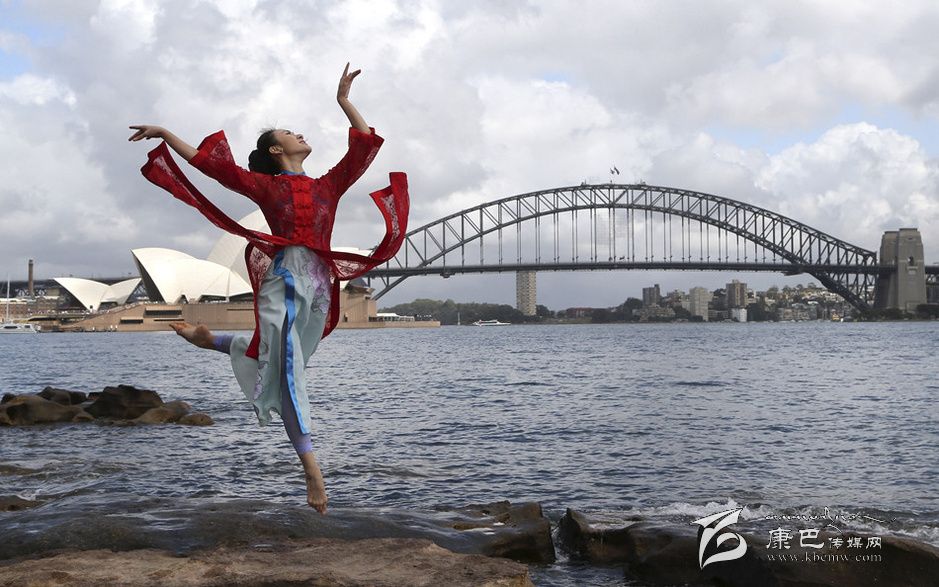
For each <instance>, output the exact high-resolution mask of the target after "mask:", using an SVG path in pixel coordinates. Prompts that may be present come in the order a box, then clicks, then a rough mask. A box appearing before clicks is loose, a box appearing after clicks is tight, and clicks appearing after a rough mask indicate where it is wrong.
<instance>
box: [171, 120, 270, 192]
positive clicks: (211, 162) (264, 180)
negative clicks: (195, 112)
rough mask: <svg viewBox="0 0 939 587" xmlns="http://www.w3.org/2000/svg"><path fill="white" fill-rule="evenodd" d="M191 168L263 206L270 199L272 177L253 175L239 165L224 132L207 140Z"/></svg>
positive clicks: (191, 162) (202, 143)
mask: <svg viewBox="0 0 939 587" xmlns="http://www.w3.org/2000/svg"><path fill="white" fill-rule="evenodd" d="M189 164H190V165H192V166H193V167H195V168H196V169H198V170H199V171H201V172H202V173H204V174H206V175H207V176H209V177H211V178H212V179H214V180H215V181H217V182H219V183H220V184H222V185H223V186H225V187H227V188H228V189H230V190H232V191H234V192H238V193H239V194H241V195H243V196H247V197H248V198H250V199H251V200H253V201H254V202H255V203H257V204H258V205H259V206H260V205H263V203H264V202H265V200H266V199H267V198H266V196H267V193H268V187H269V184H270V180H271V176H269V175H264V174H263V173H253V172H251V171H248V170H247V169H244V168H243V167H240V166H239V165H238V164H236V163H235V160H234V158H233V157H232V154H231V148H229V146H228V139H227V138H226V137H225V132H224V131H218V132H216V133H214V134H211V135H209V136H207V137H206V138H205V139H204V140H203V141H202V142H201V143H200V144H199V148H198V152H197V153H196V154H195V156H194V157H193V158H192V159H190V160H189Z"/></svg>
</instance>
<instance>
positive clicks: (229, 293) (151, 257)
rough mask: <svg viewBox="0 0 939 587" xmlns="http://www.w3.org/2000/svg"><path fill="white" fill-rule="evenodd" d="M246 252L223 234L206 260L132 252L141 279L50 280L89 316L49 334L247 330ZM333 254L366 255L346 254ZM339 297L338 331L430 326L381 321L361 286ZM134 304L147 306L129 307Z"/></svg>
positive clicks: (249, 220) (255, 220) (167, 252)
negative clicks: (181, 325) (176, 325)
mask: <svg viewBox="0 0 939 587" xmlns="http://www.w3.org/2000/svg"><path fill="white" fill-rule="evenodd" d="M239 222H240V224H242V225H243V226H245V227H247V228H250V229H254V230H260V231H268V230H269V229H268V226H267V223H266V221H265V220H264V216H263V215H262V214H261V212H260V211H256V212H253V213H252V214H249V215H248V216H245V217H244V218H242V219H241V220H240V221H239ZM246 245H247V241H245V240H244V239H243V238H241V237H238V236H234V235H232V234H228V233H225V234H224V235H223V236H222V237H221V238H220V239H219V240H218V242H217V243H216V244H215V246H214V247H213V248H212V251H211V252H210V253H209V256H208V258H206V259H197V258H195V257H193V256H191V255H187V254H186V253H182V252H180V251H176V250H173V249H165V248H158V247H148V248H140V249H134V250H133V251H131V253H132V255H133V258H134V262H135V264H136V266H137V270H138V271H139V274H140V277H135V278H133V279H127V280H124V281H119V282H117V283H112V284H110V285H109V284H105V283H101V282H98V281H94V280H90V279H80V278H75V277H58V278H55V279H54V281H55V282H56V283H57V284H58V286H59V287H60V288H61V289H62V290H65V291H66V292H67V293H68V294H69V295H70V296H71V297H72V298H74V300H76V301H77V303H78V305H80V306H82V308H84V311H85V312H87V316H86V317H83V318H82V319H80V320H76V321H73V322H69V323H68V324H67V325H66V324H64V323H63V324H57V325H52V326H53V329H61V330H86V331H87V330H104V331H127V330H130V331H141V330H165V329H167V328H168V326H167V324H166V323H167V322H175V321H179V320H185V321H187V322H191V323H202V324H207V325H209V327H210V328H213V329H221V330H247V329H252V328H254V311H253V308H254V306H253V294H252V291H251V285H250V283H249V281H248V270H247V267H246V266H245V260H244V251H245V246H246ZM336 249H337V250H343V251H350V252H362V253H365V252H366V251H360V250H359V249H355V248H348V247H336ZM340 289H341V292H340V300H339V304H340V323H339V325H338V327H339V328H375V327H389V326H393V327H407V326H417V325H421V326H430V325H432V324H427V323H419V324H418V323H414V322H413V319H410V318H405V317H400V316H394V315H387V314H378V313H377V310H376V305H375V301H374V300H373V299H372V298H371V293H372V290H371V288H369V287H368V286H367V285H366V284H365V282H364V281H363V280H359V279H357V280H353V281H351V282H342V283H341V284H340ZM141 294H143V295H141ZM132 296H133V297H136V298H144V299H145V300H146V301H140V302H133V301H132V302H131V303H128V300H129V299H131V298H132Z"/></svg>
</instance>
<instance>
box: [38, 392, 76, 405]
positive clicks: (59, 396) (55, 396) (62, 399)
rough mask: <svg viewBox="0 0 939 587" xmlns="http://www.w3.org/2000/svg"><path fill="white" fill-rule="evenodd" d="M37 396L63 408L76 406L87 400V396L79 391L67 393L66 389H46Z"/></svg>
mask: <svg viewBox="0 0 939 587" xmlns="http://www.w3.org/2000/svg"><path fill="white" fill-rule="evenodd" d="M37 395H39V397H41V398H44V399H47V400H49V401H53V402H55V403H57V404H62V405H63V406H74V405H78V404H80V403H82V402H84V401H85V400H86V399H88V396H87V395H86V394H84V393H82V392H80V391H69V390H67V389H57V388H55V387H46V388H45V389H43V390H42V391H40V392H39V393H38V394H37Z"/></svg>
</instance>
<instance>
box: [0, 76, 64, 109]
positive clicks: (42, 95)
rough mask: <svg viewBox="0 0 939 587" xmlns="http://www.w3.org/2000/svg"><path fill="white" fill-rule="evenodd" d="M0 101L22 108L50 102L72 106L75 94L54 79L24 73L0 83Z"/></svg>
mask: <svg viewBox="0 0 939 587" xmlns="http://www.w3.org/2000/svg"><path fill="white" fill-rule="evenodd" d="M0 100H6V101H8V102H15V103H17V104H20V105H24V106H28V105H36V106H44V105H46V104H49V103H50V102H61V103H63V104H65V105H67V106H74V105H75V94H74V92H72V90H71V89H69V88H68V86H66V85H64V84H62V83H61V82H59V81H57V80H55V79H54V78H49V77H39V76H37V75H33V74H31V73H24V74H22V75H18V76H16V77H15V78H13V79H12V80H10V81H8V82H3V81H0Z"/></svg>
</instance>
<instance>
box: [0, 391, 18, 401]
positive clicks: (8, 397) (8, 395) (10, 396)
mask: <svg viewBox="0 0 939 587" xmlns="http://www.w3.org/2000/svg"><path fill="white" fill-rule="evenodd" d="M15 397H16V394H15V393H5V394H3V398H2V399H0V404H5V403H7V402H8V401H10V400H11V399H13V398H15Z"/></svg>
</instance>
